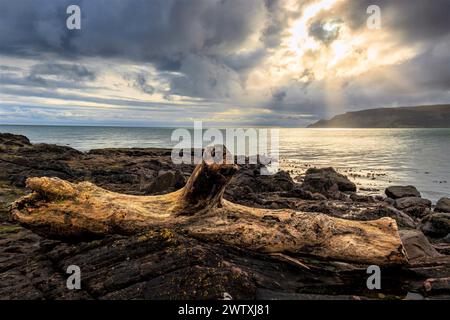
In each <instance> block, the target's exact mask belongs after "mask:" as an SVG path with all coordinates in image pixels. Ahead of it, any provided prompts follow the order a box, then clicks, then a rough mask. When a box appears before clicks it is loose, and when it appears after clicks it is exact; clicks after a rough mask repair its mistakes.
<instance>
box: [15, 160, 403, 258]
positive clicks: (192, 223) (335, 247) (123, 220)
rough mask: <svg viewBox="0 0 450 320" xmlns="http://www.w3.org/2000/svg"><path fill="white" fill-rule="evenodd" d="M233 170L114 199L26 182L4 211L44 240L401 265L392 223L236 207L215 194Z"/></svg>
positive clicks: (220, 168)
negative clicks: (163, 236)
mask: <svg viewBox="0 0 450 320" xmlns="http://www.w3.org/2000/svg"><path fill="white" fill-rule="evenodd" d="M236 170H237V167H236V166H234V165H229V164H223V165H218V164H206V163H204V162H203V163H202V164H199V165H198V166H197V168H196V169H195V171H194V172H193V174H192V176H191V177H190V178H189V180H188V182H187V184H186V186H185V187H184V188H182V189H180V190H178V191H176V192H173V193H169V194H166V195H159V196H132V195H125V194H119V193H115V192H110V191H107V190H105V189H102V188H100V187H97V186H95V185H93V184H92V183H89V182H81V183H78V184H73V183H70V182H67V181H64V180H61V179H58V178H29V179H28V180H27V186H28V187H29V188H30V189H31V190H32V191H33V192H32V193H31V194H29V195H28V196H25V197H23V198H21V199H19V200H18V201H16V202H15V203H14V204H13V205H12V207H11V214H12V217H13V218H14V219H15V220H17V221H19V222H20V223H21V224H22V225H24V226H26V227H28V228H30V229H32V230H34V231H35V232H37V233H39V234H43V235H45V236H47V237H57V238H81V239H84V238H85V237H86V236H102V235H105V234H113V233H118V234H137V233H141V232H147V231H149V232H150V231H155V230H160V231H161V230H177V231H181V232H183V233H185V234H187V235H189V236H191V237H195V238H197V239H200V240H204V241H213V242H217V243H223V244H227V245H233V246H238V247H241V248H246V249H249V250H254V251H258V252H264V253H285V254H306V255H313V256H317V257H320V258H326V259H334V260H342V261H351V262H358V263H363V264H377V265H397V264H404V263H406V260H407V258H406V255H405V252H404V248H403V245H402V242H401V240H400V237H399V234H398V229H397V224H396V222H395V220H393V219H391V218H382V219H379V220H374V221H364V222H360V221H350V220H344V219H338V218H334V217H330V216H327V215H324V214H318V213H309V212H297V211H293V210H284V209H283V210H269V209H260V208H251V207H246V206H242V205H238V204H235V203H232V202H229V201H227V200H225V199H223V197H222V196H223V193H224V190H225V187H226V185H227V184H228V182H229V181H230V179H231V178H232V176H233V174H234V172H235V171H236Z"/></svg>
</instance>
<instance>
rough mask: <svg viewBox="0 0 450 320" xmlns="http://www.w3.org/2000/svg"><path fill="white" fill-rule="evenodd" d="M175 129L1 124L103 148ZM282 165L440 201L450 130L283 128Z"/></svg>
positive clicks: (37, 138) (156, 138)
mask: <svg viewBox="0 0 450 320" xmlns="http://www.w3.org/2000/svg"><path fill="white" fill-rule="evenodd" d="M174 130H175V129H174V128H136V127H93V126H19V125H0V132H2V133H5V132H9V133H14V134H21V135H25V136H27V137H28V138H29V139H30V140H31V142H32V143H50V144H58V145H65V146H70V147H72V148H75V149H78V150H80V151H84V152H86V151H88V150H91V149H99V148H132V147H142V148H150V147H163V148H171V147H173V146H174V145H175V144H176V143H177V141H171V135H172V132H173V131H174ZM279 153H280V164H281V169H283V170H287V171H288V172H289V173H290V174H291V176H292V177H293V178H294V179H296V180H300V179H301V175H302V174H304V172H305V171H306V170H307V169H308V168H311V167H317V168H320V167H334V168H335V169H336V170H337V171H339V172H341V173H343V174H345V175H347V176H348V177H349V178H350V179H351V180H352V181H354V182H355V183H356V184H357V186H358V189H359V192H360V193H363V194H372V195H377V194H383V193H384V190H385V188H386V187H388V186H390V185H413V186H415V187H416V188H417V189H418V190H419V191H420V192H421V194H422V197H424V198H427V199H430V200H432V201H433V202H436V201H437V200H438V199H439V198H441V197H450V129H306V128H279Z"/></svg>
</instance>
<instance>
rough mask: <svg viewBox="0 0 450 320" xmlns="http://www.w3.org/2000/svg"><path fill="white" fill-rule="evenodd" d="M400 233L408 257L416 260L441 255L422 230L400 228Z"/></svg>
mask: <svg viewBox="0 0 450 320" xmlns="http://www.w3.org/2000/svg"><path fill="white" fill-rule="evenodd" d="M399 233H400V238H401V239H402V242H403V246H404V247H405V250H406V254H407V255H408V259H410V260H416V259H419V258H422V259H426V258H435V257H439V256H440V254H439V253H438V252H437V251H436V250H435V249H434V248H433V246H432V245H431V244H430V242H429V241H428V239H427V238H426V237H425V235H424V234H423V233H422V232H421V231H419V230H400V231H399Z"/></svg>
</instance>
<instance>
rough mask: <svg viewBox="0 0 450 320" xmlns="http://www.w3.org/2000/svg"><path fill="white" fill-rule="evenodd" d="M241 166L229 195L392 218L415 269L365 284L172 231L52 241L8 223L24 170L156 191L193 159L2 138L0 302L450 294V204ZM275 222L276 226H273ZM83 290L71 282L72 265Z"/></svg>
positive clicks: (253, 202)
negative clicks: (371, 286)
mask: <svg viewBox="0 0 450 320" xmlns="http://www.w3.org/2000/svg"><path fill="white" fill-rule="evenodd" d="M257 169H258V168H255V167H254V166H248V165H247V166H243V167H241V168H240V170H239V171H238V172H237V173H236V174H235V176H234V177H233V178H232V180H231V182H230V184H229V185H228V186H227V188H226V190H225V198H226V199H228V200H231V201H233V202H235V203H239V204H243V205H247V206H250V207H255V208H269V209H285V208H289V209H294V210H297V211H302V212H311V213H324V214H327V215H329V216H333V217H339V218H344V219H348V220H361V221H369V220H374V219H378V218H382V217H390V218H393V219H395V221H396V222H397V225H398V227H399V229H400V231H399V233H400V236H401V239H402V242H403V246H404V247H405V250H406V252H407V255H408V258H409V264H408V265H406V266H401V267H389V268H386V269H383V273H382V283H383V285H382V289H381V290H379V291H378V290H374V291H370V290H368V289H367V287H366V279H367V273H366V267H367V266H365V265H360V264H355V263H350V262H342V261H330V260H324V259H322V260H321V259H318V258H317V257H312V256H308V255H292V254H290V255H287V254H262V253H258V252H254V251H251V250H248V249H243V248H239V247H235V246H229V245H223V244H218V243H212V242H207V241H200V240H199V239H195V238H192V237H190V236H189V235H186V234H183V233H176V232H167V231H164V230H161V231H160V232H152V233H146V234H140V235H133V236H124V235H106V236H105V237H102V238H100V239H91V240H90V241H82V242H79V241H78V242H73V241H72V242H68V241H61V240H53V239H48V238H47V237H42V236H39V235H37V234H35V233H33V232H32V231H30V230H28V229H25V228H23V227H22V226H20V225H18V224H17V222H14V221H12V220H11V216H10V214H9V208H10V204H11V203H12V202H13V201H15V200H17V199H18V198H19V197H20V196H22V195H24V194H27V193H28V192H29V190H27V189H26V188H25V181H26V179H27V178H29V177H58V178H61V179H64V180H67V181H70V182H81V181H90V182H92V183H94V184H95V185H98V186H100V187H102V188H104V189H106V190H110V191H114V192H119V193H125V194H130V195H156V194H165V193H168V192H172V191H175V190H178V189H180V188H181V187H183V186H184V185H185V183H186V181H187V179H188V178H189V176H190V175H191V173H192V172H193V170H194V166H189V165H173V164H172V163H171V159H170V150H166V149H140V148H133V149H100V150H92V151H90V152H87V153H82V152H79V151H77V150H74V149H72V148H69V147H63V146H56V145H48V144H35V145H33V144H31V143H30V142H29V140H28V139H27V138H26V137H24V136H18V135H12V134H0V299H183V298H184V299H220V298H222V297H223V296H224V294H225V293H227V294H229V295H231V296H232V297H233V298H235V299H405V298H408V299H409V298H415V299H423V298H426V299H450V284H449V283H450V256H449V254H450V200H449V199H448V198H443V199H441V200H440V201H439V202H438V203H437V205H436V207H435V208H434V209H433V208H432V206H431V202H430V201H429V200H427V199H423V198H421V196H420V193H419V192H418V191H417V190H416V189H415V188H414V187H412V186H403V187H398V186H397V187H396V186H393V187H389V188H387V189H386V192H385V195H379V196H367V195H361V194H358V193H357V188H356V186H355V184H354V183H353V182H351V181H350V180H349V179H348V178H347V177H345V176H343V175H342V174H339V173H337V172H336V171H335V170H334V169H332V168H323V169H313V168H311V169H308V170H307V172H306V174H305V176H304V177H303V179H302V182H301V183H297V182H295V181H293V180H292V179H291V177H290V176H289V174H288V173H286V172H283V171H281V172H279V173H277V174H276V175H273V176H261V175H259V173H258V170H257ZM274 223H276V222H274ZM71 264H76V265H78V266H80V268H81V269H82V270H83V276H82V281H83V285H82V289H81V290H76V291H71V290H68V289H67V288H66V285H65V284H66V282H65V279H66V276H67V275H66V273H65V270H66V268H67V266H68V265H71Z"/></svg>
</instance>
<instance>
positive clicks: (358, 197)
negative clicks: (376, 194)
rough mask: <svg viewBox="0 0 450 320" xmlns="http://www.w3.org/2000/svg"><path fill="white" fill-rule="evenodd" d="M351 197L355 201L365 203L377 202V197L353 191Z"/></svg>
mask: <svg viewBox="0 0 450 320" xmlns="http://www.w3.org/2000/svg"><path fill="white" fill-rule="evenodd" d="M350 199H352V200H353V201H355V202H365V203H370V202H375V199H374V198H373V197H372V196H366V195H362V194H357V193H352V194H351V195H350Z"/></svg>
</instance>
